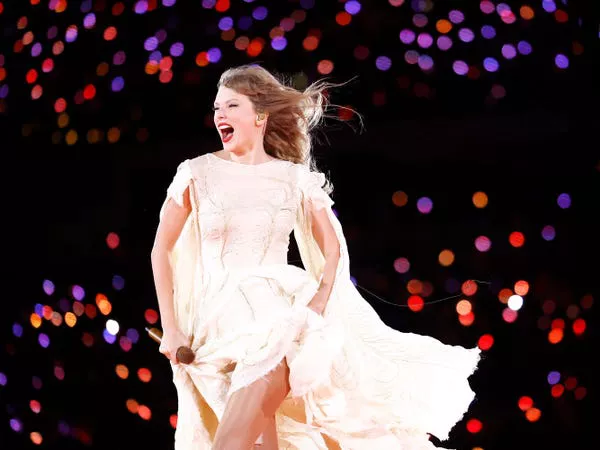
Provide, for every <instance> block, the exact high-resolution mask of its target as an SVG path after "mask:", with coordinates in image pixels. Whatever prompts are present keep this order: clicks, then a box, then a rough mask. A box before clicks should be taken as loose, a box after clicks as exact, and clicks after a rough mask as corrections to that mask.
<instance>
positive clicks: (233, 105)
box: [229, 103, 238, 108]
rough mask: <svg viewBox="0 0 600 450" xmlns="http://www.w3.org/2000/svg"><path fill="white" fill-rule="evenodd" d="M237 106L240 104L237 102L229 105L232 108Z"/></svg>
mask: <svg viewBox="0 0 600 450" xmlns="http://www.w3.org/2000/svg"><path fill="white" fill-rule="evenodd" d="M236 106H238V105H237V104H235V103H231V104H230V105H229V107H230V108H234V107H236Z"/></svg>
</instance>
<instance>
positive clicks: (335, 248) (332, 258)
mask: <svg viewBox="0 0 600 450" xmlns="http://www.w3.org/2000/svg"><path fill="white" fill-rule="evenodd" d="M310 218H311V219H310V220H311V227H312V233H313V236H314V238H315V241H317V244H318V245H319V248H320V249H321V252H322V253H323V256H324V257H325V266H324V268H323V274H322V277H321V283H320V284H319V290H318V291H317V293H316V294H315V296H314V297H313V299H312V300H311V302H310V304H309V306H311V307H312V309H314V310H315V311H316V312H318V313H319V314H320V313H322V312H323V310H324V309H325V306H326V305H327V301H328V300H329V295H330V294H331V290H332V289H333V282H334V281H335V273H336V271H337V266H338V262H339V260H340V242H339V240H338V238H337V235H336V233H335V229H334V228H333V225H332V224H331V221H330V220H329V217H328V215H327V211H326V210H325V209H324V208H321V209H316V208H314V207H311V208H310Z"/></svg>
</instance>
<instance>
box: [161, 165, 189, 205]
mask: <svg viewBox="0 0 600 450" xmlns="http://www.w3.org/2000/svg"><path fill="white" fill-rule="evenodd" d="M192 179H193V175H192V168H191V166H190V160H189V159H186V160H185V161H183V162H182V163H181V164H179V166H178V167H177V172H176V173H175V176H174V177H173V181H171V184H170V185H169V187H168V188H167V199H168V198H172V199H173V200H175V202H176V203H177V204H178V205H179V206H183V193H184V192H185V190H186V188H187V187H188V186H189V185H190V182H191V181H192Z"/></svg>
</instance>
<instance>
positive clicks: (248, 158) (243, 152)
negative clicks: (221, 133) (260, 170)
mask: <svg viewBox="0 0 600 450" xmlns="http://www.w3.org/2000/svg"><path fill="white" fill-rule="evenodd" d="M226 153H228V154H229V159H231V160H232V161H235V162H238V163H242V164H260V163H263V162H266V161H270V160H271V159H273V157H272V156H270V155H269V154H268V153H267V152H266V151H265V148H264V146H263V145H262V143H260V144H257V145H254V146H252V147H250V148H246V149H243V148H242V149H240V148H236V149H232V150H228V151H227V150H226Z"/></svg>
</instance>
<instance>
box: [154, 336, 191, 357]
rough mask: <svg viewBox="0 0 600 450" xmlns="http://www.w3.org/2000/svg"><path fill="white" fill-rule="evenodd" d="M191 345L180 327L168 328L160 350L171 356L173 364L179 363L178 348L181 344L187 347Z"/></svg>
mask: <svg viewBox="0 0 600 450" xmlns="http://www.w3.org/2000/svg"><path fill="white" fill-rule="evenodd" d="M189 345H190V340H189V339H188V337H187V336H186V335H185V334H183V332H182V331H181V330H180V329H179V328H177V327H175V328H167V329H166V330H165V332H164V334H163V337H162V341H161V343H160V347H159V349H158V351H159V352H161V353H162V354H163V355H165V356H166V357H167V358H169V359H170V360H171V362H173V364H179V362H178V361H177V349H178V348H179V347H181V346H186V347H187V346H189Z"/></svg>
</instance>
